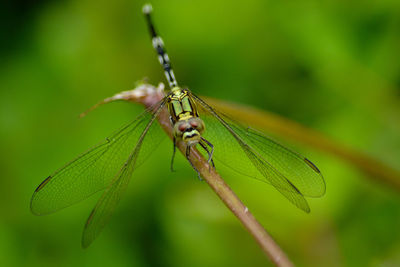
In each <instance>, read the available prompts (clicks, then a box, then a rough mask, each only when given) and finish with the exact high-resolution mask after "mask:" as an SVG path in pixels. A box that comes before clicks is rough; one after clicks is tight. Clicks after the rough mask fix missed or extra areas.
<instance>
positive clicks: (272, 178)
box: [193, 96, 325, 212]
mask: <svg viewBox="0 0 400 267" xmlns="http://www.w3.org/2000/svg"><path fill="white" fill-rule="evenodd" d="M193 97H194V98H195V100H196V102H197V103H199V106H200V109H199V111H200V116H201V118H202V119H203V120H204V123H205V125H206V128H207V129H206V131H205V132H204V134H203V136H204V138H206V139H207V140H208V141H210V142H211V143H212V144H213V145H214V147H215V150H214V158H215V159H216V160H217V161H220V162H222V163H223V164H224V165H227V166H228V167H230V168H232V169H233V170H235V171H237V172H239V173H241V174H243V175H247V176H250V177H253V178H256V179H259V180H261V181H264V182H268V183H270V184H272V185H273V186H274V187H275V188H276V189H277V190H278V191H279V192H281V193H282V194H283V195H284V196H285V197H286V198H288V199H289V200H290V201H291V202H292V203H293V204H295V205H296V206H297V207H299V208H300V209H302V210H304V211H306V212H308V211H309V207H308V204H307V202H306V200H305V199H304V197H303V196H312V197H317V196H321V195H323V194H324V192H325V182H324V179H323V178H322V175H321V174H320V172H319V170H318V169H317V168H316V167H315V165H313V164H312V163H311V162H310V161H309V160H307V159H305V158H304V157H302V156H300V155H299V154H297V153H295V152H292V151H290V150H289V149H287V148H285V147H283V146H281V145H279V144H278V143H276V142H274V141H273V140H271V139H269V138H268V137H266V136H264V135H262V134H261V133H258V132H256V131H254V130H252V129H250V128H246V127H243V126H241V125H240V124H238V123H236V122H234V121H233V120H231V119H229V118H228V117H226V116H225V115H223V114H221V113H220V112H218V111H216V110H215V109H213V108H212V107H210V106H209V105H208V104H207V103H205V102H204V101H203V100H201V99H200V98H198V97H197V96H193ZM243 153H244V154H245V156H244V157H243Z"/></svg>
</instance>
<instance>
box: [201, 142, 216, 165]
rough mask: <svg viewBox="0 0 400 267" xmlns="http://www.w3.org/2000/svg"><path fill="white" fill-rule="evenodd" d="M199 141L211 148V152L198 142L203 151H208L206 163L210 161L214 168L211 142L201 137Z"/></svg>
mask: <svg viewBox="0 0 400 267" xmlns="http://www.w3.org/2000/svg"><path fill="white" fill-rule="evenodd" d="M201 141H203V142H204V143H206V144H207V145H208V146H209V147H210V148H211V152H209V150H208V149H207V147H206V146H205V145H204V146H203V145H202V144H201V142H200V145H201V146H202V147H203V148H204V150H205V151H207V153H208V160H207V162H208V164H210V162H211V164H212V166H213V167H214V168H215V164H214V160H213V155H214V146H213V144H211V143H210V142H209V141H208V140H207V139H205V138H203V137H202V138H201ZM210 169H211V165H210Z"/></svg>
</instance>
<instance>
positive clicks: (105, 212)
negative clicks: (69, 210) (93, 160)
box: [82, 111, 161, 248]
mask: <svg viewBox="0 0 400 267" xmlns="http://www.w3.org/2000/svg"><path fill="white" fill-rule="evenodd" d="M157 112H158V111H157ZM156 115H157V113H156V114H155V115H154V116H153V117H152V118H151V120H150V121H148V122H147V123H146V127H145V129H144V130H143V131H142V134H141V135H140V136H139V138H138V140H137V142H136V146H135V148H134V149H133V151H132V153H131V154H130V155H129V157H128V159H127V160H126V162H125V163H124V165H123V167H122V169H121V170H120V171H119V172H118V174H117V175H116V176H115V179H114V180H113V181H112V183H111V184H110V185H109V186H108V187H107V189H106V190H105V191H104V193H103V195H102V196H101V198H100V199H99V201H98V202H97V204H96V206H95V208H94V209H93V210H92V212H91V214H90V216H89V218H88V220H87V222H86V225H85V229H84V231H83V236H82V246H83V247H84V248H86V247H88V246H89V245H90V244H91V243H92V242H93V240H94V239H96V237H97V236H98V235H99V233H100V232H101V230H102V229H103V228H104V226H105V225H106V224H107V222H108V220H109V219H110V217H111V215H112V213H113V211H114V209H115V207H116V205H117V204H118V202H119V200H120V198H121V195H122V193H123V192H124V191H125V189H126V187H127V185H128V183H129V180H130V177H131V176H132V172H133V171H134V169H135V168H136V166H137V163H138V160H139V159H141V158H143V156H145V157H146V155H147V154H148V148H149V147H151V149H153V148H154V146H157V145H158V143H154V136H158V135H159V133H160V132H161V129H159V128H160V127H159V126H158V124H157V123H153V122H154V120H155V118H156Z"/></svg>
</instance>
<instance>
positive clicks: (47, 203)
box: [31, 100, 165, 215]
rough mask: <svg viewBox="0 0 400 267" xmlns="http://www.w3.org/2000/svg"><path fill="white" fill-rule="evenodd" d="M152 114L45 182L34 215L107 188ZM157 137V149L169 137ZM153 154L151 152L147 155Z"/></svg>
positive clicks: (34, 200) (148, 112) (38, 192)
mask: <svg viewBox="0 0 400 267" xmlns="http://www.w3.org/2000/svg"><path fill="white" fill-rule="evenodd" d="M164 103H165V100H162V101H161V102H160V103H158V104H157V105H156V107H157V108H155V110H160V109H161V107H162V106H164ZM151 110H154V109H148V110H146V111H145V112H143V113H142V114H141V115H139V116H138V117H137V118H136V119H135V120H134V121H133V122H131V123H130V124H128V125H126V126H125V127H123V128H121V129H120V130H118V131H117V132H116V133H114V134H113V135H111V136H109V137H108V138H106V139H105V140H104V141H103V142H101V143H100V144H98V145H97V146H95V147H94V148H92V149H90V150H89V151H87V152H86V153H84V154H82V155H81V156H79V157H78V158H76V159H75V160H73V161H72V162H70V163H68V164H67V165H65V166H64V167H63V168H61V169H60V170H58V171H56V172H55V173H54V174H52V175H50V176H49V177H48V178H47V179H45V180H44V181H43V182H42V183H41V184H40V185H39V186H38V188H37V189H36V190H35V192H34V194H33V196H32V199H31V211H32V212H33V213H34V214H36V215H44V214H49V213H52V212H55V211H57V210H60V209H62V208H65V207H68V206H70V205H72V204H74V203H77V202H79V201H81V200H83V199H85V198H87V197H89V196H90V195H92V194H94V193H96V192H98V191H100V190H103V189H105V188H107V186H108V185H109V184H110V183H111V182H112V180H113V178H115V175H116V174H117V173H118V171H120V170H121V169H122V167H123V165H124V163H125V162H126V160H127V159H128V157H129V155H130V154H131V153H132V151H133V149H134V148H135V145H136V143H137V142H138V140H139V138H140V136H141V134H142V133H143V131H144V130H145V128H146V126H147V124H148V122H149V121H150V120H152V119H154V116H155V112H152V111H151ZM155 125H157V127H158V128H160V127H159V126H158V124H155ZM155 125H154V126H153V127H152V128H154V127H156V126H155ZM152 132H153V131H152ZM153 135H154V136H153V141H152V142H153V146H154V148H155V147H156V146H157V145H158V144H159V143H160V142H161V140H162V139H161V138H162V137H163V136H165V135H163V134H162V131H161V129H159V134H158V135H157V136H156V135H155V134H153ZM150 152H151V150H148V151H147V155H149V153H150ZM145 158H146V157H141V158H140V159H138V162H136V163H137V164H140V163H141V162H140V161H144V159H145Z"/></svg>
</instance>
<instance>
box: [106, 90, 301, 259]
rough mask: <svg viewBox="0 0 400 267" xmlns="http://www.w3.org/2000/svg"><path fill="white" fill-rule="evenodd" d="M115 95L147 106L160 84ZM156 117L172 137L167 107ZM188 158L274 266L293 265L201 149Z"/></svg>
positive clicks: (158, 96) (158, 97)
mask: <svg viewBox="0 0 400 267" xmlns="http://www.w3.org/2000/svg"><path fill="white" fill-rule="evenodd" d="M116 96H117V97H116ZM116 96H114V97H113V98H112V99H113V100H112V101H115V100H127V101H132V102H136V103H140V104H143V105H145V106H146V107H149V106H151V105H154V104H155V103H157V102H158V101H159V100H161V99H162V97H163V94H162V93H161V91H160V87H159V89H158V90H157V89H156V88H154V87H153V86H151V85H147V84H142V85H140V86H138V87H137V88H135V89H134V90H132V91H129V92H125V94H124V95H123V97H122V96H121V97H118V95H116ZM138 96H140V97H138ZM110 99H111V98H110ZM106 102H110V101H106ZM158 121H159V123H160V125H161V127H162V128H163V130H164V131H165V132H166V133H167V135H168V136H169V137H170V138H171V139H172V137H173V133H172V127H171V122H170V120H169V113H168V111H167V109H164V110H163V111H162V112H161V113H160V115H159V117H158ZM177 147H178V149H179V150H180V151H181V152H182V153H183V155H185V150H186V146H185V144H184V143H183V142H182V141H181V142H178V144H177ZM189 160H190V161H191V162H192V164H193V166H194V167H195V168H196V169H197V170H198V171H199V173H200V175H201V176H202V177H203V179H204V180H205V181H206V182H207V183H208V185H209V186H210V187H211V188H212V189H213V191H214V192H215V193H216V194H217V195H218V197H219V198H220V199H221V200H222V201H223V202H224V204H225V205H226V206H227V207H228V208H229V209H230V210H231V211H232V212H233V214H234V215H235V216H236V217H237V218H238V219H239V220H240V222H241V223H242V224H243V225H244V227H245V228H246V229H247V230H248V231H249V233H250V234H251V235H252V236H253V237H254V238H255V240H256V241H257V243H258V244H259V245H260V247H261V248H262V250H263V251H264V253H265V254H266V255H267V256H268V258H269V259H270V260H271V261H272V262H273V263H274V264H275V265H276V266H293V264H292V263H291V261H290V260H289V258H288V257H287V256H286V254H285V253H284V252H283V250H282V249H281V248H280V247H279V246H278V244H277V243H276V242H275V241H274V240H273V238H272V237H271V236H270V235H269V234H268V232H267V231H266V230H265V229H264V228H263V227H262V225H261V224H260V223H259V222H258V221H257V220H256V218H255V217H254V216H253V215H252V214H251V212H250V211H249V209H248V208H247V207H246V206H245V205H244V204H243V203H242V201H241V200H240V199H239V198H238V197H237V196H236V194H235V193H234V192H233V191H232V189H231V188H230V187H229V186H228V185H227V184H226V183H225V181H224V180H223V179H222V178H221V176H220V175H219V174H218V173H217V172H216V170H215V169H214V168H210V166H209V164H208V162H207V160H206V159H205V158H204V157H203V156H202V155H201V153H199V151H198V150H197V149H196V148H194V149H192V150H191V153H190V156H189Z"/></svg>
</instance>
